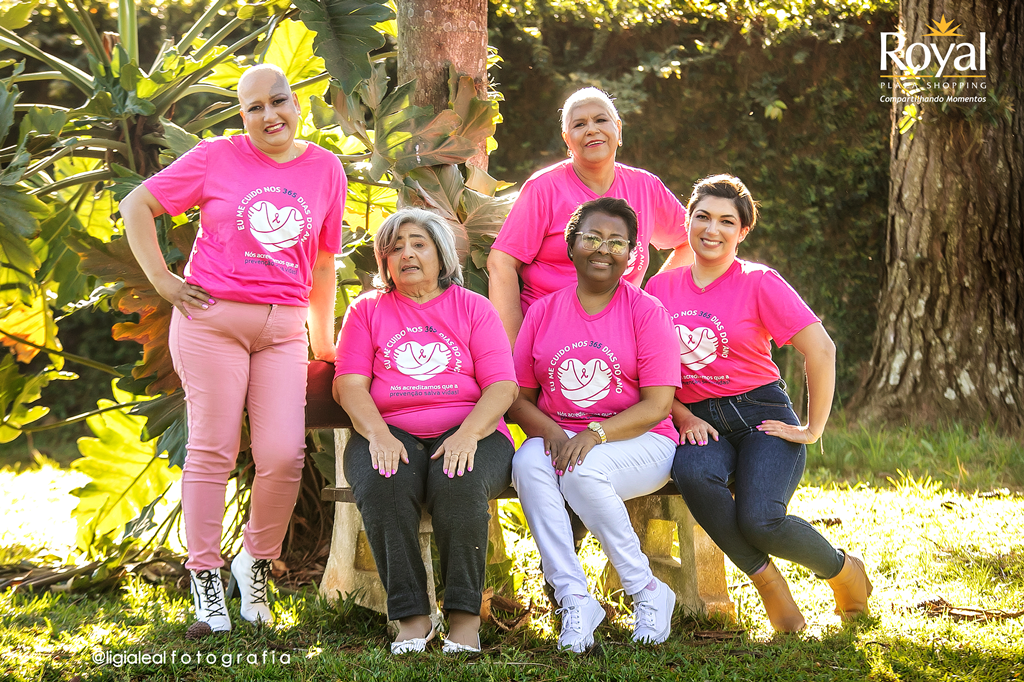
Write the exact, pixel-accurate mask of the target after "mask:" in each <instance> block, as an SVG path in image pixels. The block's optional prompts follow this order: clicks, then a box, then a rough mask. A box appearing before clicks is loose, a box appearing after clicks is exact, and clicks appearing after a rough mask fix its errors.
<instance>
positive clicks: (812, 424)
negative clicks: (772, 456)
mask: <svg viewBox="0 0 1024 682" xmlns="http://www.w3.org/2000/svg"><path fill="white" fill-rule="evenodd" d="M791 343H792V344H793V347H794V348H796V349H797V350H798V351H800V353H802V354H803V356H804V369H805V370H806V373H807V425H806V426H792V425H790V424H784V423H783V422H780V421H777V420H774V419H770V420H768V421H766V422H765V423H764V424H761V425H760V426H758V427H757V428H758V430H760V431H763V432H765V433H767V434H768V435H770V436H778V437H779V438H782V439H784V440H788V441H792V442H794V443H806V444H808V445H810V444H811V443H814V442H815V441H817V440H818V439H819V438H821V434H822V433H824V431H825V424H826V423H827V422H828V416H829V414H830V413H831V412H832V398H833V396H834V394H835V389H836V345H835V344H834V343H833V342H832V339H831V337H829V335H828V332H827V331H825V327H823V326H822V324H821V323H820V322H815V323H814V324H812V325H808V326H807V327H804V328H803V329H802V330H800V331H799V332H797V334H796V335H795V336H794V337H793V338H792V339H791Z"/></svg>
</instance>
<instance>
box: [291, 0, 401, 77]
mask: <svg viewBox="0 0 1024 682" xmlns="http://www.w3.org/2000/svg"><path fill="white" fill-rule="evenodd" d="M293 4H294V5H295V6H296V7H298V8H299V16H300V18H301V19H302V21H303V23H304V24H306V26H308V27H309V28H310V29H312V30H313V31H315V32H316V34H317V35H316V39H315V41H314V49H315V51H316V54H317V55H319V56H320V57H321V58H322V59H323V60H324V62H325V63H326V65H327V70H328V71H329V72H330V74H331V76H333V77H334V78H335V79H336V80H337V81H338V83H340V85H341V89H342V90H344V92H345V93H346V94H351V93H352V91H353V90H355V88H356V86H357V85H358V84H359V81H361V80H363V79H365V78H369V77H370V59H369V56H368V54H369V52H370V51H371V50H376V49H377V48H378V47H381V46H382V45H383V44H384V35H383V34H382V33H380V32H379V31H378V30H377V29H376V28H375V26H376V24H378V23H380V22H382V21H387V20H388V19H391V18H392V17H393V16H394V14H393V13H392V11H391V9H390V8H388V7H387V6H386V5H385V4H383V3H379V2H368V1H367V0H295V2H294V3H293Z"/></svg>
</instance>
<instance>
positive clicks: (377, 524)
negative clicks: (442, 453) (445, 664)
mask: <svg viewBox="0 0 1024 682" xmlns="http://www.w3.org/2000/svg"><path fill="white" fill-rule="evenodd" d="M389 428H390V429H391V433H392V434H394V436H395V438H397V439H398V440H400V441H402V444H404V445H405V449H406V452H408V453H409V463H408V464H404V463H400V464H399V465H398V473H396V474H393V475H392V476H391V477H390V478H385V477H383V476H381V475H380V473H378V472H377V471H376V470H374V469H373V465H372V464H371V460H370V448H369V445H370V443H369V441H367V440H366V439H365V438H363V437H362V436H360V435H359V434H358V433H356V432H355V431H353V432H352V437H351V438H350V439H349V442H348V446H347V447H346V448H345V455H344V465H345V478H346V479H347V480H348V483H349V485H350V486H352V493H353V494H354V496H355V498H356V506H357V507H358V508H359V513H360V514H362V516H363V526H364V528H365V529H366V538H367V539H368V540H369V542H370V549H371V550H372V552H373V560H374V562H375V563H376V564H377V572H378V573H379V574H380V579H381V581H382V582H383V583H384V589H385V590H386V591H387V593H388V618H390V619H391V620H398V619H399V618H407V617H409V616H420V615H428V614H429V613H430V602H429V600H428V598H427V574H426V570H425V569H424V567H423V561H422V560H421V558H420V542H419V527H420V514H421V512H422V511H423V510H426V511H427V513H428V514H430V516H431V517H432V524H433V527H434V539H435V540H436V541H437V549H438V552H439V554H440V559H441V576H440V578H441V580H442V581H443V584H444V608H445V610H449V611H450V610H456V611H466V612H468V613H480V600H481V594H482V593H483V588H484V574H485V572H486V570H487V524H488V521H489V520H490V514H488V512H487V504H488V502H489V501H490V500H493V499H494V498H496V497H497V496H498V495H499V494H500V493H501V492H502V491H503V490H505V488H507V487H508V485H509V483H510V482H511V480H512V455H513V453H514V448H513V446H512V443H511V442H510V441H509V439H508V438H506V437H505V436H504V435H503V434H502V433H500V432H498V431H495V432H494V433H492V434H491V435H489V436H487V437H486V438H484V439H482V440H481V441H479V442H478V443H477V450H476V455H475V460H474V463H473V471H467V472H466V473H465V474H464V475H462V476H455V477H454V478H448V476H446V475H445V474H444V472H443V470H442V467H443V465H444V458H443V457H439V458H438V459H434V460H432V459H430V456H431V455H432V454H433V453H434V452H435V451H436V450H437V448H439V447H440V446H441V443H443V442H444V440H445V438H447V437H448V436H450V435H451V434H453V433H455V431H456V428H457V427H455V428H452V429H450V430H448V431H446V432H445V433H443V434H441V435H440V436H438V437H436V438H418V437H417V436H414V435H412V434H410V433H407V432H406V431H403V430H402V429H399V428H397V427H394V426H391V427H389Z"/></svg>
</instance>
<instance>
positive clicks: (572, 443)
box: [551, 429, 601, 476]
mask: <svg viewBox="0 0 1024 682" xmlns="http://www.w3.org/2000/svg"><path fill="white" fill-rule="evenodd" d="M600 442H601V437H600V436H599V435H597V434H596V433H594V432H593V431H591V430H590V429H587V430H585V431H580V432H579V433H577V434H576V435H575V436H573V437H572V438H570V439H569V440H567V441H566V442H564V443H562V444H561V447H559V448H557V449H556V448H551V449H552V452H551V464H552V465H553V466H554V467H555V471H556V472H557V473H558V475H559V476H561V475H563V474H565V473H566V472H568V471H572V470H573V468H575V467H578V466H582V465H583V460H585V459H586V458H587V453H588V452H590V451H591V450H593V449H594V446H595V445H597V444H598V443H600Z"/></svg>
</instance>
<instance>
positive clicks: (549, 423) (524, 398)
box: [508, 386, 569, 454]
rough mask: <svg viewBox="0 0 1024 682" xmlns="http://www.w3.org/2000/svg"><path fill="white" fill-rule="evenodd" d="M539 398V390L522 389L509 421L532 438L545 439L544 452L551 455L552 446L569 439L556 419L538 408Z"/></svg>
mask: <svg viewBox="0 0 1024 682" xmlns="http://www.w3.org/2000/svg"><path fill="white" fill-rule="evenodd" d="M539 396H540V389H539V388H535V387H531V388H527V387H525V386H524V387H520V389H519V397H518V398H516V400H515V402H513V403H512V407H510V408H509V409H508V419H509V421H510V422H513V423H515V424H517V425H518V426H519V428H521V429H522V430H523V431H524V432H525V433H526V435H527V436H529V437H530V438H543V439H544V450H545V451H546V452H547V453H548V454H551V446H552V444H554V443H564V442H566V441H568V440H569V437H568V436H566V435H565V431H563V430H562V427H561V426H559V425H558V424H557V423H556V422H555V420H554V419H552V418H551V417H549V416H548V415H546V414H545V413H544V412H542V411H541V409H540V408H539V407H537V398H538V397H539Z"/></svg>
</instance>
